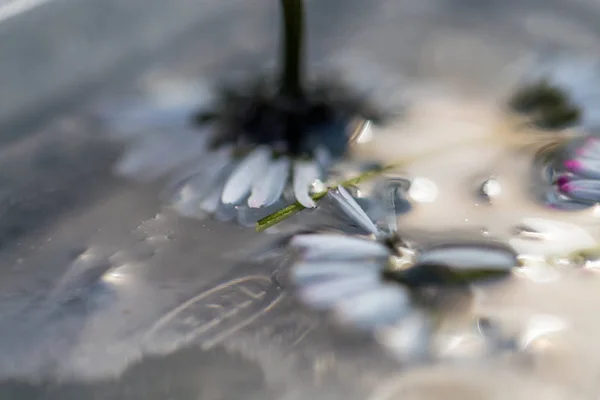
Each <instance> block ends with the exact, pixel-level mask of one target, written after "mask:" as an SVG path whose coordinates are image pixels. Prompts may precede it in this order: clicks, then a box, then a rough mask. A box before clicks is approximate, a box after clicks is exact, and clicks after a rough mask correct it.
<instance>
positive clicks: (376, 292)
mask: <svg viewBox="0 0 600 400" xmlns="http://www.w3.org/2000/svg"><path fill="white" fill-rule="evenodd" d="M409 310H410V296H409V294H408V293H407V292H406V291H405V290H404V289H403V288H402V287H400V286H397V285H387V286H382V287H378V288H375V289H372V290H370V291H366V292H364V293H361V294H358V295H356V296H353V297H350V298H348V299H345V300H344V301H342V302H340V303H339V304H338V305H337V306H336V307H335V315H336V317H337V318H338V319H339V320H340V321H341V322H342V323H345V324H352V325H355V326H356V327H358V328H361V329H373V328H377V327H380V326H385V325H392V324H394V323H396V322H398V320H400V319H402V317H404V316H406V315H408V312H409Z"/></svg>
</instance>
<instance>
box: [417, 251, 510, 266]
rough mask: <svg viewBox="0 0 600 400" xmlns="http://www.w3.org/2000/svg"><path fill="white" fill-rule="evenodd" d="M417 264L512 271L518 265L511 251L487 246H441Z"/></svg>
mask: <svg viewBox="0 0 600 400" xmlns="http://www.w3.org/2000/svg"><path fill="white" fill-rule="evenodd" d="M417 262H418V263H421V264H423V263H424V264H442V265H448V266H451V267H456V268H464V269H468V268H483V269H495V268H497V269H510V268H512V267H515V266H517V265H518V260H517V256H516V254H515V253H513V252H512V251H511V250H510V249H504V248H500V247H495V246H486V245H456V246H440V247H438V248H433V249H431V250H427V251H425V252H423V253H422V255H420V256H419V257H418V259H417Z"/></svg>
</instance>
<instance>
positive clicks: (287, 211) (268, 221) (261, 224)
mask: <svg viewBox="0 0 600 400" xmlns="http://www.w3.org/2000/svg"><path fill="white" fill-rule="evenodd" d="M479 141H484V138H476V139H470V140H466V141H461V142H458V143H454V144H451V145H447V146H443V147H439V148H435V149H433V150H429V151H425V152H423V153H421V154H415V155H413V156H410V157H407V158H405V159H404V160H401V161H399V162H397V163H395V164H390V165H387V166H385V167H383V168H377V169H372V170H369V171H366V172H364V173H362V174H360V175H359V176H357V177H354V178H351V179H348V180H346V181H344V182H342V183H340V184H339V185H331V186H329V187H328V188H327V190H325V191H323V192H320V193H316V194H314V195H312V199H313V200H315V201H318V200H321V199H322V198H323V197H325V195H326V194H327V192H328V191H330V190H332V189H335V188H336V187H337V186H340V185H341V186H344V187H348V186H356V185H358V184H359V183H361V182H363V181H366V180H369V179H372V178H375V177H377V176H379V175H381V174H383V173H384V172H387V171H389V170H392V169H396V168H399V167H402V166H405V165H408V164H410V163H412V162H413V161H416V160H421V159H423V158H426V157H431V156H435V155H437V154H439V153H443V152H446V151H449V150H450V149H451V148H453V147H460V146H465V145H468V144H470V143H476V142H479ZM304 208H305V207H304V206H302V204H300V203H298V202H296V203H294V204H292V205H289V206H287V207H285V208H283V209H281V210H279V211H276V212H274V213H273V214H270V215H268V216H266V217H264V218H263V219H261V220H259V221H258V222H257V223H256V226H255V227H256V230H257V231H258V232H262V231H264V230H266V229H269V228H270V227H272V226H274V225H277V224H278V223H280V222H282V221H285V220H286V219H288V218H290V217H291V216H293V215H294V214H296V213H298V212H300V211H302V210H304Z"/></svg>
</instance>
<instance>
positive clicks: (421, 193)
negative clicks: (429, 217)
mask: <svg viewBox="0 0 600 400" xmlns="http://www.w3.org/2000/svg"><path fill="white" fill-rule="evenodd" d="M408 195H409V197H410V198H411V199H413V200H414V201H416V202H419V203H431V202H434V201H435V200H436V198H437V196H438V188H437V185H436V184H435V183H433V182H432V181H430V180H429V179H425V178H415V179H413V181H412V182H411V184H410V188H409V189H408Z"/></svg>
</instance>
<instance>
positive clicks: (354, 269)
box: [291, 261, 384, 285]
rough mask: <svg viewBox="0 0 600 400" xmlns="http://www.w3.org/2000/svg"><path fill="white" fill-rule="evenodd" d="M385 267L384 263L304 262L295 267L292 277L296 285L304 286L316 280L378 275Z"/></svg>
mask: <svg viewBox="0 0 600 400" xmlns="http://www.w3.org/2000/svg"><path fill="white" fill-rule="evenodd" d="M383 266H384V264H383V263H381V262H377V261H354V262H348V261H346V262H339V261H330V262H327V261H325V262H303V263H299V264H297V265H295V266H294V268H293V269H292V271H291V276H292V280H293V281H294V284H296V285H303V284H305V283H309V282H314V281H315V280H323V279H335V278H343V277H350V276H364V275H377V274H379V273H380V270H381V269H382V268H383Z"/></svg>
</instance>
